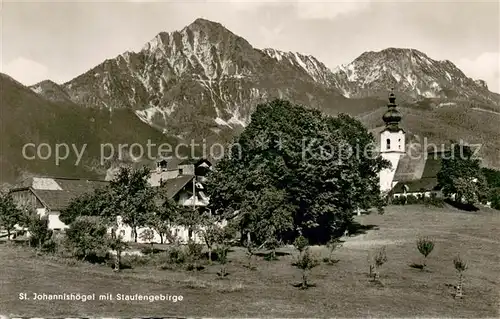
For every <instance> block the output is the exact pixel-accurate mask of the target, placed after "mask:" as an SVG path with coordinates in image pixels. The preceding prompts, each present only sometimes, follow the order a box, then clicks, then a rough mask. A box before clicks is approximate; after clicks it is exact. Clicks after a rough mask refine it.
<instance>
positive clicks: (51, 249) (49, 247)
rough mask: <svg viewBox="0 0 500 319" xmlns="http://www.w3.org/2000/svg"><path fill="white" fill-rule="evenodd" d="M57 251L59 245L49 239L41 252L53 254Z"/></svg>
mask: <svg viewBox="0 0 500 319" xmlns="http://www.w3.org/2000/svg"><path fill="white" fill-rule="evenodd" d="M56 250H57V244H56V242H55V241H54V240H52V239H49V240H47V241H45V242H44V243H43V244H42V247H41V251H42V252H44V253H49V254H53V253H55V252H56Z"/></svg>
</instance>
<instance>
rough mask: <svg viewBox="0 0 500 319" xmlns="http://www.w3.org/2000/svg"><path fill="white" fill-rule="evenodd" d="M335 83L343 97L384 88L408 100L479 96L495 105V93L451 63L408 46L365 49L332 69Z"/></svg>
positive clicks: (496, 101) (370, 93) (368, 93)
mask: <svg viewBox="0 0 500 319" xmlns="http://www.w3.org/2000/svg"><path fill="white" fill-rule="evenodd" d="M334 74H335V79H336V84H335V86H336V87H337V88H339V89H340V90H341V91H342V92H343V94H344V95H345V96H347V97H364V96H374V95H379V94H380V93H381V92H385V90H387V88H388V87H395V88H396V90H397V91H399V92H404V93H405V94H407V95H408V97H409V98H410V100H414V101H417V100H419V99H422V98H439V99H449V98H453V99H455V98H458V99H462V100H467V99H470V98H472V97H476V96H481V99H483V98H485V100H486V101H488V102H493V103H496V104H498V96H497V95H496V94H494V93H491V92H489V93H488V94H486V96H484V94H483V93H482V92H483V91H484V88H485V87H484V86H483V85H482V84H481V83H480V82H477V81H474V80H473V79H471V78H469V77H467V76H466V75H465V74H464V73H463V72H462V71H461V70H460V69H459V68H458V67H457V66H456V65H455V64H453V63H452V62H450V61H448V60H445V61H437V60H434V59H432V58H430V57H429V56H427V55H426V54H425V53H423V52H421V51H419V50H416V49H411V48H387V49H384V50H381V51H377V52H375V51H368V52H365V53H363V54H361V55H360V56H359V57H358V58H356V59H355V60H354V61H353V62H351V63H349V64H346V65H341V66H339V67H338V68H337V69H335V70H334Z"/></svg>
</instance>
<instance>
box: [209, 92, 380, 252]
mask: <svg viewBox="0 0 500 319" xmlns="http://www.w3.org/2000/svg"><path fill="white" fill-rule="evenodd" d="M234 142H235V143H233V145H232V146H231V147H230V151H231V152H227V153H226V155H225V157H224V158H223V159H222V160H221V161H220V162H219V163H218V165H217V167H216V169H215V170H214V171H213V172H212V173H211V174H210V175H209V179H208V183H207V189H208V190H209V195H210V208H211V209H212V211H213V212H214V213H215V214H221V215H223V216H224V217H225V218H232V217H235V216H236V217H237V218H239V221H240V224H239V225H240V231H241V232H243V233H251V234H252V237H253V238H254V239H255V240H257V241H258V242H259V243H262V242H264V241H265V240H266V239H265V237H268V235H262V234H269V233H272V234H274V236H276V237H277V239H286V240H293V238H294V237H295V236H296V234H297V229H299V228H300V229H301V230H302V232H303V234H304V236H306V237H307V238H308V239H309V240H310V241H311V242H322V241H327V240H328V239H330V237H331V236H332V235H333V234H334V233H340V232H341V230H342V229H343V228H345V227H347V225H348V224H349V223H350V221H351V219H352V214H353V212H354V210H355V209H356V208H367V207H371V206H379V207H381V203H382V201H381V200H380V191H379V185H378V172H379V171H380V170H381V169H382V168H384V167H387V166H388V163H387V162H386V161H384V160H382V158H381V157H378V156H376V154H375V149H374V148H373V145H374V139H373V136H372V135H371V134H370V133H369V132H368V131H367V130H366V128H365V127H363V125H362V124H361V123H360V122H359V121H357V120H355V119H354V118H352V117H350V116H348V115H340V116H338V117H328V116H325V115H323V114H322V113H321V112H319V111H318V110H312V109H307V108H304V107H303V106H299V105H294V104H291V103H290V102H288V101H284V100H274V101H272V102H269V103H267V104H261V105H258V106H257V109H256V111H255V112H254V113H253V115H252V120H251V123H250V124H249V126H247V127H246V128H245V130H244V131H243V133H242V134H241V135H240V136H239V137H237V139H236V140H235V141H234Z"/></svg>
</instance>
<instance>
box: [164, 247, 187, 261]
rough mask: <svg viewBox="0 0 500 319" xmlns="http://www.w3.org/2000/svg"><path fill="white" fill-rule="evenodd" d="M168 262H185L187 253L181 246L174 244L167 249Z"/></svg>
mask: <svg viewBox="0 0 500 319" xmlns="http://www.w3.org/2000/svg"><path fill="white" fill-rule="evenodd" d="M167 256H168V258H167V263H170V264H177V265H179V264H183V263H185V262H186V254H185V253H184V251H183V250H182V248H181V247H180V246H173V247H171V248H169V249H168V250H167Z"/></svg>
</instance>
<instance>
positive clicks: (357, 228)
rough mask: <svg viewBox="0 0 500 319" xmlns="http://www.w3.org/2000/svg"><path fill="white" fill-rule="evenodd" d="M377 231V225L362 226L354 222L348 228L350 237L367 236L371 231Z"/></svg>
mask: <svg viewBox="0 0 500 319" xmlns="http://www.w3.org/2000/svg"><path fill="white" fill-rule="evenodd" d="M373 229H375V230H377V229H379V227H378V226H377V225H371V224H370V225H362V224H360V223H358V222H352V223H351V224H350V225H349V226H348V227H347V231H348V232H349V236H356V235H362V234H366V233H367V232H368V231H369V230H373Z"/></svg>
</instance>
